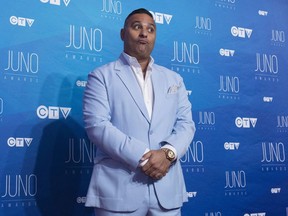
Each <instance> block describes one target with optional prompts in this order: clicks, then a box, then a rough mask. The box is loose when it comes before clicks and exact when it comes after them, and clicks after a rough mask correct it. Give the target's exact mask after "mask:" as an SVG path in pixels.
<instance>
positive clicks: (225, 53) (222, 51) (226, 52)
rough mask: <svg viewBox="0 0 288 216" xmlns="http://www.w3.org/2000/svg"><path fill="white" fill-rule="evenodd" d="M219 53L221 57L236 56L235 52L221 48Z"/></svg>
mask: <svg viewBox="0 0 288 216" xmlns="http://www.w3.org/2000/svg"><path fill="white" fill-rule="evenodd" d="M219 53H220V55H221V56H227V57H230V56H232V57H233V56H234V53H235V50H229V49H223V48H221V49H220V50H219Z"/></svg>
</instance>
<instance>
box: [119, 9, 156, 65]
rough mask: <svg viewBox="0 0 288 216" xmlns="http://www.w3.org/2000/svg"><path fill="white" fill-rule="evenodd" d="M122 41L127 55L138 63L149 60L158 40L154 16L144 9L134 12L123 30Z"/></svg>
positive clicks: (126, 21) (127, 19)
mask: <svg viewBox="0 0 288 216" xmlns="http://www.w3.org/2000/svg"><path fill="white" fill-rule="evenodd" d="M121 39H122V40H123V42H124V52H125V53H127V54H128V55H130V56H133V57H135V58H137V60H138V61H141V60H147V59H149V58H150V54H151V52H152V51H153V48H154V44H155V39H156V25H155V22H154V19H153V16H152V14H151V13H150V12H149V11H148V10H146V9H144V8H140V9H137V10H134V11H132V12H131V13H130V14H129V15H128V16H127V18H126V19H125V23H124V27H123V29H121Z"/></svg>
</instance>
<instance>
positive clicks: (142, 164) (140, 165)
mask: <svg viewBox="0 0 288 216" xmlns="http://www.w3.org/2000/svg"><path fill="white" fill-rule="evenodd" d="M149 151H150V149H148V148H146V149H145V152H144V153H143V155H144V154H146V153H147V152H149ZM147 161H148V159H146V160H144V161H142V160H140V162H139V167H143V166H144V165H145V164H146V163H147Z"/></svg>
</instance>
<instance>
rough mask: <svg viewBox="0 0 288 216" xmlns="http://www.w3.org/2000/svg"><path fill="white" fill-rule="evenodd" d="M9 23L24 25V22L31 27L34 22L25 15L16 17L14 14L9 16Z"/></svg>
mask: <svg viewBox="0 0 288 216" xmlns="http://www.w3.org/2000/svg"><path fill="white" fill-rule="evenodd" d="M10 23H11V24H12V25H18V26H24V27H25V26H26V24H27V25H28V26H29V27H31V26H32V25H33V23H34V19H31V18H25V17H16V16H11V17H10Z"/></svg>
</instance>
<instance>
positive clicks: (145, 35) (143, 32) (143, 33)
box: [140, 28, 148, 37]
mask: <svg viewBox="0 0 288 216" xmlns="http://www.w3.org/2000/svg"><path fill="white" fill-rule="evenodd" d="M147 35H148V30H147V29H145V28H143V29H142V30H141V32H140V36H141V37H147Z"/></svg>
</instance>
